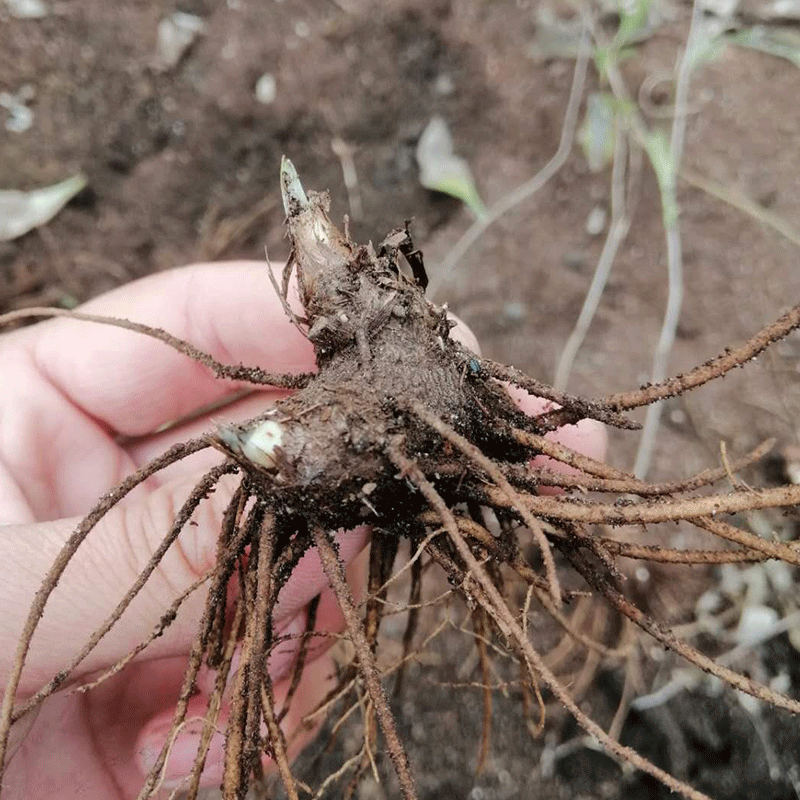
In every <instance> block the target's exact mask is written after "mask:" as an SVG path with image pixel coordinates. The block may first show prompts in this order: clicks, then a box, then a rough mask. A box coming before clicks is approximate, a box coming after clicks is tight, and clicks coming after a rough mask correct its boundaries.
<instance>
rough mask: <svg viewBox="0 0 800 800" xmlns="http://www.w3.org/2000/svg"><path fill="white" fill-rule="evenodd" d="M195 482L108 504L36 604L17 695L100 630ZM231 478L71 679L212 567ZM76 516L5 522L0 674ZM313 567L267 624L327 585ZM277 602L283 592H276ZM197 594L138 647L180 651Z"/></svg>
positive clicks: (347, 537)
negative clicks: (42, 603) (39, 610)
mask: <svg viewBox="0 0 800 800" xmlns="http://www.w3.org/2000/svg"><path fill="white" fill-rule="evenodd" d="M196 478H197V476H193V477H192V478H188V479H186V478H185V479H182V480H179V481H175V482H171V483H169V484H166V485H163V486H161V487H159V488H157V489H155V490H153V491H151V492H149V493H147V494H145V492H144V491H142V492H141V493H140V494H139V496H137V492H138V490H137V492H134V493H132V494H131V495H130V496H129V498H128V500H127V501H126V502H124V503H122V504H119V505H117V506H115V507H114V508H113V509H112V510H111V511H110V512H109V513H108V514H107V515H106V516H105V517H104V518H103V519H102V520H101V521H100V522H99V523H98V525H97V527H96V528H95V530H93V531H92V532H91V533H90V534H89V536H88V537H87V539H86V541H85V542H84V543H83V544H82V545H81V547H80V548H78V551H77V553H76V555H75V556H74V558H73V559H72V561H71V562H70V563H69V565H68V566H67V568H66V570H65V572H64V574H63V576H62V578H61V580H60V581H59V584H58V586H57V587H56V588H55V590H54V591H53V594H52V596H51V597H50V600H49V602H48V604H47V606H46V607H45V612H44V615H43V617H42V619H41V621H40V623H39V627H38V629H37V632H36V635H35V637H34V639H33V642H32V645H31V650H30V653H29V656H28V659H27V664H26V668H25V671H24V672H23V677H22V683H21V685H20V690H21V692H23V693H26V692H31V691H35V690H36V689H38V688H39V687H40V686H41V685H42V684H44V683H45V682H46V681H48V680H49V679H50V678H51V677H52V675H53V674H54V673H55V672H56V671H58V670H59V669H61V668H63V667H64V665H65V664H67V663H69V662H70V660H71V659H72V658H73V657H74V655H75V654H76V653H77V652H78V651H79V650H80V648H81V647H82V646H83V643H84V642H85V641H86V640H87V639H88V638H89V636H90V635H91V633H92V632H93V631H94V630H96V629H97V628H99V627H100V626H101V625H102V624H103V623H104V621H105V620H106V618H107V617H108V615H109V614H110V613H111V612H112V610H113V609H114V608H115V606H116V605H117V603H118V602H119V600H120V599H121V598H122V597H123V596H124V594H125V592H126V591H127V590H128V587H130V586H131V585H132V584H133V583H134V581H135V580H136V578H137V576H138V575H139V574H140V573H141V572H142V570H143V569H145V567H146V566H147V565H148V562H149V561H150V559H151V556H152V554H153V552H154V551H155V550H156V548H157V547H158V546H159V544H160V543H161V540H162V538H163V537H164V535H165V533H166V532H167V531H169V530H170V527H171V525H172V523H173V520H174V518H175V515H176V512H177V509H178V508H180V506H181V505H182V503H183V502H184V501H185V499H186V498H187V497H188V496H189V494H190V492H191V490H192V488H193V487H194V485H195V483H196ZM235 480H236V478H231V479H223V481H222V484H221V485H220V486H219V487H218V488H217V489H216V490H215V491H214V492H213V493H212V494H211V496H210V498H209V499H208V500H207V501H205V502H203V503H201V504H200V506H199V507H198V508H197V510H196V511H195V512H194V514H193V516H192V518H191V521H190V523H189V524H188V525H186V526H185V527H184V529H183V531H182V532H181V534H180V535H179V536H178V538H177V541H176V542H175V543H174V544H173V545H172V546H171V547H170V549H169V550H168V551H167V553H166V555H165V556H164V558H163V560H162V561H161V564H160V565H159V566H158V568H157V569H156V570H155V571H154V572H153V574H152V576H151V577H150V579H149V580H148V582H147V584H146V585H145V587H144V589H143V590H142V591H141V592H139V594H138V595H137V596H136V597H135V598H134V599H133V600H132V602H131V605H130V607H129V608H128V609H127V611H126V612H125V614H124V615H123V616H122V618H121V620H120V621H119V622H118V623H117V624H115V625H114V626H113V627H112V628H111V630H110V631H109V633H108V634H107V635H106V636H105V637H104V638H103V639H102V640H101V641H100V643H99V644H98V646H97V647H96V648H95V649H94V650H93V652H92V653H91V654H90V655H89V656H88V657H87V658H86V660H85V662H84V663H83V665H82V666H81V667H80V669H79V671H78V674H85V673H88V672H93V671H95V670H100V669H103V668H106V667H107V666H109V665H110V664H113V663H115V662H116V661H117V660H119V659H120V658H122V657H123V656H125V655H126V654H127V653H128V652H130V651H131V650H132V649H133V648H134V647H136V646H137V645H138V644H139V643H140V642H142V641H143V640H144V639H146V638H147V637H148V636H149V635H150V633H151V631H152V630H153V629H154V627H155V626H156V624H157V623H158V621H159V620H160V619H161V616H162V615H163V613H164V611H165V609H166V608H167V607H168V606H169V605H170V603H171V602H172V601H173V599H174V598H176V597H177V596H178V595H180V594H181V593H182V592H184V591H185V590H186V589H187V588H188V587H189V586H191V585H192V584H193V583H194V582H195V581H196V580H197V579H198V577H199V576H200V575H202V574H203V573H204V572H206V571H207V570H209V569H211V568H212V567H213V565H214V563H215V556H216V547H217V537H218V535H219V530H220V525H221V521H222V516H223V514H224V511H225V508H226V506H227V504H228V502H229V500H230V497H231V494H232V489H233V485H234V481H235ZM76 524H77V520H57V521H54V522H48V523H40V524H36V525H17V526H8V527H7V528H6V529H5V530H4V543H3V547H2V548H1V549H0V574H2V575H4V576H5V577H4V580H3V581H2V582H0V604H2V608H3V613H4V624H3V626H2V628H0V644H2V645H3V646H2V652H0V674H7V673H8V670H9V669H10V666H11V663H12V660H13V657H14V652H15V650H16V642H17V638H18V636H19V634H20V631H21V630H22V628H23V624H24V621H25V618H26V616H27V613H28V608H29V606H30V602H31V598H32V597H33V595H34V593H35V592H36V591H38V590H39V588H40V585H41V581H42V578H43V576H44V575H45V574H46V573H47V571H48V569H49V568H50V565H51V564H52V562H53V561H54V559H55V557H56V556H57V554H58V552H59V551H60V550H61V547H62V546H63V544H64V542H65V541H66V540H67V538H68V537H69V536H70V534H71V533H72V532H73V530H74V529H75V526H76ZM367 535H368V534H367V531H366V529H359V530H358V531H354V532H350V533H347V534H339V535H337V538H338V540H339V542H340V551H341V554H342V557H343V558H344V559H345V560H350V559H352V558H353V557H354V556H355V555H356V554H357V553H358V552H359V551H360V550H361V549H362V548H363V546H364V544H365V543H366V540H367ZM326 583H327V582H326V581H325V578H324V575H323V574H322V572H321V569H320V568H319V565H318V561H315V560H314V559H313V558H308V559H304V561H303V563H302V564H301V567H300V568H299V569H298V570H297V571H295V573H294V574H293V576H292V578H291V579H290V580H289V582H288V583H287V585H286V587H284V595H285V597H286V600H285V601H284V600H283V599H282V600H281V602H282V605H281V607H280V608H279V610H278V615H277V616H276V624H279V623H280V621H281V620H286V619H288V618H289V617H290V616H293V615H295V614H296V613H297V612H298V611H299V609H300V608H301V607H302V605H303V604H305V603H306V602H307V601H308V599H310V598H311V597H313V596H314V595H315V594H317V593H319V592H320V591H321V589H322V588H323V587H324V586H325V585H326ZM282 598H283V596H282ZM204 599H205V592H204V591H198V592H196V593H195V594H194V595H192V596H191V597H189V598H188V599H187V600H186V601H185V603H184V605H183V606H182V608H181V611H180V612H179V613H178V616H177V618H176V619H175V621H174V622H173V623H172V624H171V625H170V627H169V629H168V631H167V632H166V633H165V635H163V636H161V637H159V638H158V639H156V640H155V641H154V642H153V644H152V645H151V646H150V647H149V648H148V649H147V650H146V651H145V657H149V658H155V657H164V656H171V655H178V654H180V653H186V652H188V650H189V648H190V646H191V643H192V641H193V639H194V636H195V634H196V631H197V623H198V620H199V618H200V615H201V611H202V607H203V603H204Z"/></svg>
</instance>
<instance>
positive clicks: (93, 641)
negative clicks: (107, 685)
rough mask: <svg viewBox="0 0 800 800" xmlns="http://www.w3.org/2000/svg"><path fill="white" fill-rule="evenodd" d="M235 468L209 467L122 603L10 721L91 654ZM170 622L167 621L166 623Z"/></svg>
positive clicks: (47, 693) (41, 699)
mask: <svg viewBox="0 0 800 800" xmlns="http://www.w3.org/2000/svg"><path fill="white" fill-rule="evenodd" d="M237 469H238V468H237V467H236V466H235V465H234V464H232V463H230V462H227V463H225V464H220V465H219V466H217V467H213V468H212V469H211V470H210V471H209V472H207V473H206V474H205V475H204V476H203V478H202V479H201V480H200V482H199V483H198V484H197V485H196V486H195V487H194V489H192V492H191V494H190V495H189V497H188V499H187V500H186V502H185V503H184V504H183V506H182V507H181V509H180V510H179V511H178V513H177V514H176V516H175V521H174V522H173V523H172V528H171V529H170V531H169V533H168V534H167V535H166V536H165V537H164V538H163V539H162V540H161V544H159V546H158V547H157V548H156V550H155V552H154V553H153V555H152V556H151V557H150V561H148V562H147V566H146V567H145V568H144V569H143V570H142V572H141V573H140V574H139V577H138V578H137V579H136V581H135V582H134V584H133V586H131V588H130V589H129V590H128V591H127V592H126V593H125V596H124V597H123V598H122V600H120V601H119V603H118V604H117V607H116V608H115V609H114V610H113V611H112V612H111V614H109V616H108V618H107V619H106V620H105V622H104V623H103V624H102V625H101V626H100V627H99V628H98V629H97V630H96V631H95V632H94V633H93V634H92V635H91V637H90V638H89V641H88V642H87V643H86V644H85V645H84V646H83V648H82V649H81V651H80V652H79V653H78V655H76V656H75V658H74V659H73V660H72V661H71V662H70V664H69V665H68V666H67V667H66V668H65V669H63V670H61V671H60V672H59V673H58V674H57V675H56V676H55V677H53V678H52V679H51V680H50V681H49V682H48V683H47V684H45V686H43V687H42V688H41V689H40V690H39V691H38V692H36V694H34V695H33V696H31V697H30V698H29V699H28V700H27V701H26V702H25V703H24V704H23V705H22V706H21V707H20V708H19V709H17V710H16V711H15V712H14V715H13V717H12V722H16V721H17V720H18V719H19V718H20V717H22V716H23V715H24V714H26V713H27V712H28V711H30V710H31V709H33V708H35V707H36V706H37V705H39V703H41V702H42V701H43V700H44V699H45V698H46V697H49V696H50V695H51V694H53V692H55V691H57V690H58V689H59V688H60V687H61V686H62V685H63V684H64V681H66V680H67V678H68V677H69V676H70V675H71V674H72V671H73V670H74V669H75V668H76V667H77V666H78V664H80V663H81V662H82V661H83V659H84V658H86V656H88V655H89V653H91V651H92V650H94V648H95V647H96V646H97V644H98V643H99V642H100V640H101V639H102V638H103V637H104V636H105V635H106V634H107V633H108V632H109V631H110V630H111V628H112V627H113V626H114V625H115V624H116V622H117V620H119V618H120V617H121V616H122V615H123V613H124V612H125V609H126V608H127V607H128V606H129V605H130V604H131V602H132V601H133V598H134V597H136V595H137V594H139V592H140V591H141V589H142V587H143V586H144V585H145V583H147V580H148V579H149V578H150V576H151V575H152V574H153V571H154V570H155V569H156V567H157V566H158V565H159V564H160V563H161V560H162V559H163V558H164V555H165V554H166V552H167V550H168V549H169V548H170V547H171V546H172V544H173V542H174V541H175V540H176V539H177V538H178V536H179V534H180V532H181V531H182V530H183V528H184V527H185V526H186V523H187V522H188V521H189V519H190V517H191V516H192V514H193V513H194V512H195V510H196V508H197V506H198V505H199V504H200V502H201V501H202V500H204V499H205V498H206V497H207V496H208V494H209V492H210V491H211V490H212V488H213V487H214V486H215V485H216V483H217V482H218V481H219V479H220V478H221V477H222V476H223V475H225V474H230V473H232V472H235V471H236V470H237ZM170 622H171V620H170Z"/></svg>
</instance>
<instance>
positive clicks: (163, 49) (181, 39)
mask: <svg viewBox="0 0 800 800" xmlns="http://www.w3.org/2000/svg"><path fill="white" fill-rule="evenodd" d="M205 29H206V24H205V22H203V20H202V19H200V17H197V16H195V15H194V14H186V13H184V12H183V11H176V12H174V13H173V14H170V15H169V16H168V17H165V18H164V19H162V20H161V22H159V23H158V43H157V45H156V65H157V66H158V67H159V68H160V69H163V70H167V69H171V68H172V67H174V66H176V65H177V64H178V62H179V61H180V60H181V58H183V56H184V54H185V53H186V51H187V50H188V49H189V47H190V46H191V45H192V43H193V42H194V41H195V40H196V39H197V37H198V36H200V35H201V34H202V33H203V32H204V31H205Z"/></svg>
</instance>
